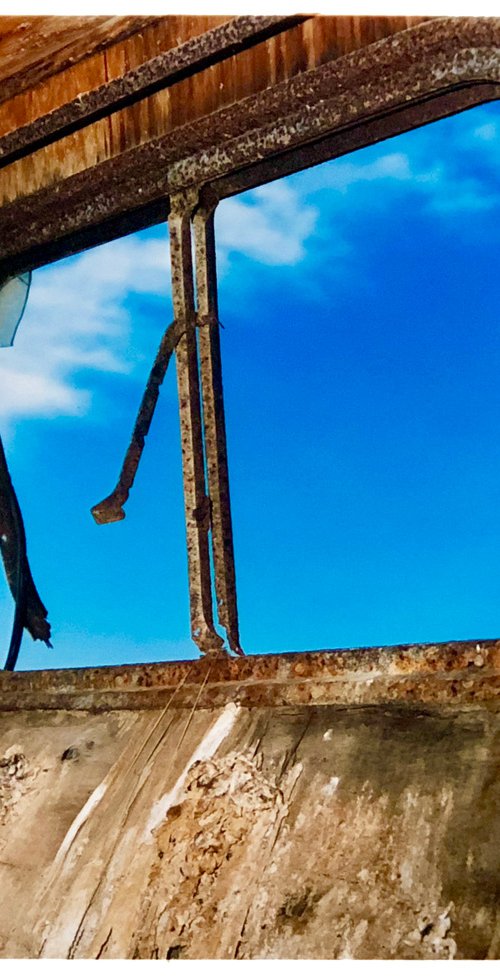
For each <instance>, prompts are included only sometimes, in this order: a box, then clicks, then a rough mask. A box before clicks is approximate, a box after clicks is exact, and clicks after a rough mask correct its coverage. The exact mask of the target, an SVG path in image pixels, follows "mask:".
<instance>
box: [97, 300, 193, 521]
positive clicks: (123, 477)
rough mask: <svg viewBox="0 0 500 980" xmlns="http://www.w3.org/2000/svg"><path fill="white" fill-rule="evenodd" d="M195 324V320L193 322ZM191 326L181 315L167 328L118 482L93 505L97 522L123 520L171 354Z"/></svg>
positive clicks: (151, 372)
mask: <svg viewBox="0 0 500 980" xmlns="http://www.w3.org/2000/svg"><path fill="white" fill-rule="evenodd" d="M193 325H194V321H193V323H192V324H190V326H191V327H192V326H193ZM186 328H187V323H186V322H184V321H183V320H182V319H179V318H177V319H176V320H174V321H173V322H172V323H171V324H170V325H169V326H168V327H167V329H166V330H165V333H164V334H163V337H162V340H161V343H160V346H159V348H158V353H157V355H156V358H155V361H154V364H153V367H152V368H151V371H150V374H149V378H148V381H147V384H146V388H145V391H144V395H143V397H142V401H141V404H140V408H139V411H138V413H137V418H136V422H135V425H134V430H133V432H132V438H131V440H130V445H129V447H128V449H127V452H126V455H125V459H124V461H123V466H122V468H121V472H120V476H119V478H118V483H117V484H116V487H115V489H114V490H113V492H112V493H110V495H109V497H106V498H105V499H104V500H101V502H100V503H99V504H95V506H94V507H92V508H91V511H90V513H91V514H92V516H93V518H94V520H95V521H96V523H97V524H111V523H113V522H114V521H123V520H124V518H125V511H124V510H123V505H124V504H125V502H126V501H127V500H128V497H129V494H130V490H131V488H132V485H133V483H134V479H135V475H136V473H137V468H138V466H139V462H140V459H141V456H142V451H143V449H144V442H145V439H146V436H147V434H148V432H149V428H150V425H151V421H152V418H153V415H154V411H155V408H156V403H157V401H158V395H159V393H160V386H161V385H162V383H163V380H164V378H165V374H166V372H167V368H168V365H169V362H170V358H171V356H172V354H173V352H174V351H175V348H176V347H177V344H178V343H179V340H180V338H181V337H182V335H183V333H184V332H185V330H186Z"/></svg>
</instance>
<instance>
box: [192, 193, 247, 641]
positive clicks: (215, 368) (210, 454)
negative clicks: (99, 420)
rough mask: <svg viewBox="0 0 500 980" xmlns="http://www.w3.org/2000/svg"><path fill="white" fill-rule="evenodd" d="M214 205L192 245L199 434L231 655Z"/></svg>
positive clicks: (204, 205) (232, 598) (202, 214)
mask: <svg viewBox="0 0 500 980" xmlns="http://www.w3.org/2000/svg"><path fill="white" fill-rule="evenodd" d="M216 204H217V201H216V200H215V199H213V198H211V197H210V196H209V195H208V194H206V193H205V195H204V197H203V198H202V200H201V203H200V206H199V207H198V209H197V210H196V213H195V216H194V220H193V227H194V247H195V259H196V299H197V307H198V317H197V321H198V327H199V330H198V345H199V352H200V373H201V384H202V396H203V431H204V436H205V454H206V461H207V474H208V486H209V492H210V501H211V528H212V551H213V562H214V572H215V592H216V596H217V615H218V619H219V623H220V625H221V626H223V627H224V629H225V630H226V633H227V638H228V643H229V646H230V647H231V650H233V652H234V653H237V654H242V653H243V650H242V649H241V645H240V637H239V625H238V607H237V600H236V573H235V566H234V548H233V529H232V522H231V501H230V493H229V472H228V463H227V442H226V425H225V418H224V392H223V385H222V363H221V350H220V336H219V311H218V303H217V270H216V259H215V238H214V210H215V207H216Z"/></svg>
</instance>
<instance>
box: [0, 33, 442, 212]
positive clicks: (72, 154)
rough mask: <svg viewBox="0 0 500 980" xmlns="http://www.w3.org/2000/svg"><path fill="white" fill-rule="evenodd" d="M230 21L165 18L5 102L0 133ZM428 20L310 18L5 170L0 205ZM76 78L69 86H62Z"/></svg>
mask: <svg viewBox="0 0 500 980" xmlns="http://www.w3.org/2000/svg"><path fill="white" fill-rule="evenodd" d="M224 19H227V18H205V17H203V18H202V17H184V18H182V17H168V18H163V19H162V20H161V21H160V23H159V24H157V25H155V26H154V27H151V28H148V29H147V31H146V30H145V31H143V32H142V33H140V34H136V35H134V36H133V37H130V38H128V39H127V40H126V41H122V42H120V43H119V44H116V45H113V46H111V47H110V48H108V50H107V51H106V52H103V53H101V54H99V55H96V56H94V57H92V58H88V59H86V60H84V61H82V62H80V63H79V64H78V65H75V66H74V67H73V68H71V69H68V70H67V71H65V72H64V73H63V74H59V75H56V76H55V77H54V78H51V79H47V80H46V81H45V82H44V83H43V85H39V86H37V87H35V88H34V89H33V90H31V91H30V92H25V93H23V94H22V95H21V96H18V97H17V98H16V99H12V100H10V102H7V103H4V104H3V105H0V135H1V133H2V132H6V131H9V129H12V128H13V126H16V127H17V126H19V125H21V124H22V123H24V122H27V121H29V120H33V119H34V118H36V117H37V115H40V114H42V113H44V112H47V111H49V109H50V108H51V107H52V108H53V107H54V106H56V105H60V104H61V103H62V101H67V100H68V99H69V98H71V97H74V95H75V92H77V91H89V90H90V89H91V88H92V87H97V86H98V85H99V84H102V83H103V81H105V80H106V79H109V78H117V77H120V75H121V74H123V73H125V72H126V71H127V70H129V69H130V68H134V67H137V66H138V65H140V64H141V63H142V62H143V61H144V60H145V59H146V60H147V59H149V58H151V57H153V56H154V55H155V54H157V53H158V52H159V51H160V50H166V49H168V48H169V47H172V46H173V45H175V44H177V43H179V41H181V40H186V39H187V38H188V37H190V36H194V35H195V34H197V33H201V32H203V31H206V30H208V29H209V28H210V27H213V26H216V23H221V22H223V21H224ZM423 19H424V18H408V17H377V18H373V17H312V18H309V19H307V20H306V21H304V22H303V23H302V24H300V25H299V26H297V27H294V28H292V29H290V30H287V31H285V32H283V33H282V34H279V35H278V36H276V37H273V38H270V39H269V40H267V41H264V42H262V43H260V44H258V45H256V46H255V47H254V48H251V49H250V50H247V51H245V52H242V53H240V54H237V55H234V56H233V57H230V58H227V59H226V60H225V61H223V62H221V63H219V64H217V65H213V66H211V67H210V68H207V69H205V70H204V71H202V72H199V73H198V74H196V75H193V76H192V77H189V78H187V79H185V80H183V81H181V82H178V83H177V84H175V85H172V86H171V87H170V88H167V89H164V90H163V91H161V92H158V93H156V94H155V95H152V96H150V97H149V98H146V99H143V100H142V101H140V102H138V103H136V104H135V105H133V106H130V107H128V108H126V109H122V110H121V111H119V112H115V113H114V114H112V115H111V116H109V117H108V118H107V119H104V120H101V121H99V122H96V123H93V124H92V125H90V126H87V127H86V128H85V129H84V130H81V131H80V132H77V133H74V134H72V135H70V136H67V137H65V138H63V139H61V140H59V141H58V142H57V143H55V144H52V145H50V146H48V147H44V148H42V149H40V150H38V151H37V152H35V153H33V154H32V155H31V156H30V157H27V158H25V159H23V160H19V161H17V162H15V163H12V164H11V165H8V166H6V167H5V168H4V169H3V170H1V171H0V203H6V202H9V201H13V200H15V199H16V198H17V197H19V196H24V195H25V194H31V193H33V192H35V191H37V190H40V189H42V188H44V187H48V186H51V185H52V184H54V183H55V182H56V181H58V180H60V179H62V178H66V177H69V176H71V175H72V174H75V173H80V172H81V171H83V170H86V169H88V168H90V167H93V166H95V165H96V164H98V163H100V162H102V161H104V160H107V159H109V158H111V157H116V156H118V155H119V154H121V153H124V152H126V151H127V150H129V149H132V148H133V147H136V146H138V145H141V144H143V143H145V142H147V141H149V140H151V139H153V138H154V137H158V136H163V135H165V134H166V133H169V132H172V131H173V130H175V129H176V128H177V127H179V126H182V125H185V124H186V123H190V122H194V121H195V120H197V119H200V118H202V117H204V116H207V115H209V114H210V113H212V112H214V111H216V110H217V109H219V108H221V107H224V106H227V105H231V104H233V103H235V102H238V101H240V100H241V99H244V98H245V97H246V96H249V95H252V94H254V93H257V92H261V91H263V90H264V89H266V88H268V87H270V86H272V85H274V84H275V83H277V82H280V81H283V80H286V79H289V78H292V77H294V76H295V75H297V74H299V73H301V72H304V71H306V70H307V69H310V68H315V67H317V66H319V65H321V64H324V63H325V62H328V61H330V60H332V59H335V58H338V57H340V56H342V55H344V54H348V53H349V52H351V51H354V50H356V49H358V48H362V47H365V46H366V45H368V44H370V43H372V42H374V41H377V40H380V39H382V38H384V37H387V36H389V35H391V34H394V33H396V32H398V31H401V30H404V29H406V28H408V27H410V26H413V25H414V24H417V23H419V21H421V20H423ZM68 80H70V84H71V88H67V87H66V84H67V82H68Z"/></svg>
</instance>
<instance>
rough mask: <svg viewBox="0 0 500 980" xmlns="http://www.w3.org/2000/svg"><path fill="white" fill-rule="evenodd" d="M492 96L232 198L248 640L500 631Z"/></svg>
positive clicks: (262, 648) (222, 231)
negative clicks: (454, 113) (488, 100)
mask: <svg viewBox="0 0 500 980" xmlns="http://www.w3.org/2000/svg"><path fill="white" fill-rule="evenodd" d="M499 125H500V113H499V104H498V103H494V104H490V105H488V106H484V107H480V108H476V109H472V110H470V111H468V112H466V113H462V114H460V115H457V116H455V117H451V118H449V119H447V120H443V121H440V122H437V123H433V124H431V125H429V126H426V127H424V128H422V129H419V130H415V131H413V132H411V133H408V134H406V135H404V136H399V137H396V138H394V139H391V140H388V141H385V142H383V143H379V144H377V145H376V146H372V147H369V148H367V149H364V150H362V151H358V152H356V153H354V154H350V155H349V156H346V157H344V158H340V159H338V160H336V161H332V162H330V163H327V164H323V165H321V166H319V167H316V168H314V169H311V170H309V171H304V172H302V173H300V174H295V175H294V176H292V177H290V178H287V179H285V180H282V181H279V182H276V183H273V184H268V185H264V186H262V187H260V188H258V189H256V190H255V191H252V192H248V193H247V194H245V195H241V196H240V197H238V198H233V199H230V200H228V201H225V202H223V203H222V204H221V205H220V207H219V209H218V212H217V226H216V230H217V242H218V251H219V255H218V259H219V269H220V277H219V278H220V281H219V292H220V309H221V318H222V320H223V322H224V324H225V326H226V330H225V331H223V333H222V344H223V359H224V383H225V393H226V417H227V425H228V442H229V460H230V472H231V491H232V500H233V518H234V527H235V550H236V569H237V580H238V599H239V608H240V620H241V629H242V641H243V644H244V647H245V649H246V650H247V651H248V652H252V653H264V652H271V651H272V652H276V651H285V650H301V649H312V648H324V647H330V648H332V647H354V646H374V645H385V644H390V643H398V642H402V643H406V642H423V641H429V642H432V641H438V640H449V639H450V638H452V639H460V638H467V639H470V638H471V637H472V638H476V637H484V636H496V635H498V616H499V612H498V610H499V609H500V583H499V580H498V575H497V574H496V555H497V553H498V548H499V546H500V524H499V519H498V506H497V499H496V497H497V494H496V486H497V484H498V476H499V474H498V452H497V447H498V431H499V423H500V404H499V399H498V395H497V390H498V386H497V384H496V378H497V375H498V369H499V367H500V364H499V344H498V308H499V299H500V297H499V290H498V277H497V275H496V271H495V269H496V263H495V256H496V255H497V254H498V244H499V242H498V213H499V212H498V208H499V203H500V196H499V187H498V136H499Z"/></svg>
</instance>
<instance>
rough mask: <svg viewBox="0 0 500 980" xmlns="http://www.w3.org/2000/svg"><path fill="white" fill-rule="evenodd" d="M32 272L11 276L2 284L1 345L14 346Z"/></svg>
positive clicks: (0, 290)
mask: <svg viewBox="0 0 500 980" xmlns="http://www.w3.org/2000/svg"><path fill="white" fill-rule="evenodd" d="M30 284H31V272H23V273H22V275H20V276H11V277H9V279H5V280H4V282H3V283H1V284H0V347H12V344H13V343H14V337H15V336H16V331H17V328H18V326H19V324H20V322H21V320H22V316H23V313H24V311H25V309H26V303H27V300H28V293H29V291H30Z"/></svg>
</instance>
